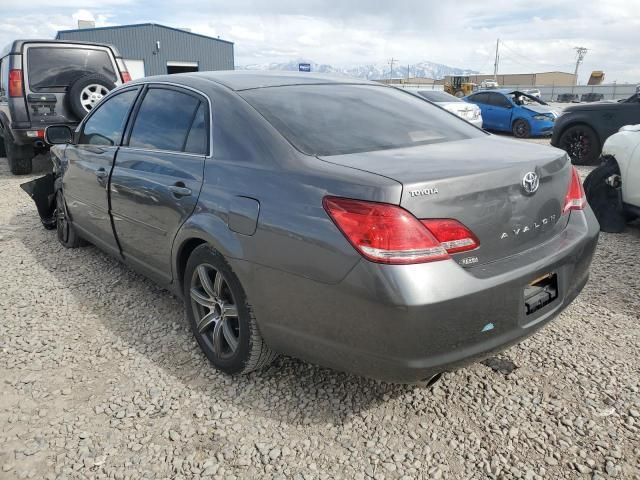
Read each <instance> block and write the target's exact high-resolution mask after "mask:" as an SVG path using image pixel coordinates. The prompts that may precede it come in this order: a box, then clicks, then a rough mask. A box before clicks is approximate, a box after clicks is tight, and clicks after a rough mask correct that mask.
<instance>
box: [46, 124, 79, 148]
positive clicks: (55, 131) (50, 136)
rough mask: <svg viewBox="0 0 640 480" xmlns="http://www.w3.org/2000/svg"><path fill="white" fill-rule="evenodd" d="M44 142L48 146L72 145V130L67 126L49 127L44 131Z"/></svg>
mask: <svg viewBox="0 0 640 480" xmlns="http://www.w3.org/2000/svg"><path fill="white" fill-rule="evenodd" d="M44 141H45V142H47V143H48V144H49V145H64V144H66V143H72V142H73V130H71V128H70V127H68V126H67V125H51V126H49V127H47V128H46V129H45V131H44Z"/></svg>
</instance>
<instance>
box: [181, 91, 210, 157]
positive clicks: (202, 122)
mask: <svg viewBox="0 0 640 480" xmlns="http://www.w3.org/2000/svg"><path fill="white" fill-rule="evenodd" d="M206 111H207V108H206V107H205V106H204V103H202V102H200V106H199V107H198V110H197V111H196V115H195V117H194V118H193V124H192V125H191V130H190V131H189V135H187V143H186V145H185V148H184V151H185V152H187V153H200V154H203V155H205V154H207V153H208V152H207V146H208V145H207V119H206V118H205V113H206Z"/></svg>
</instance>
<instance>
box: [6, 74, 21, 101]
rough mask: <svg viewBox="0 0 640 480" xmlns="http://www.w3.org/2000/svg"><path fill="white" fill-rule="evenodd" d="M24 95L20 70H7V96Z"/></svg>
mask: <svg viewBox="0 0 640 480" xmlns="http://www.w3.org/2000/svg"><path fill="white" fill-rule="evenodd" d="M23 95H24V86H23V84H22V70H18V69H13V70H9V96H10V97H22V96H23Z"/></svg>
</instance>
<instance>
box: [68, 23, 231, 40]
mask: <svg viewBox="0 0 640 480" xmlns="http://www.w3.org/2000/svg"><path fill="white" fill-rule="evenodd" d="M141 27H159V28H166V29H167V30H173V31H175V32H180V33H184V34H185V35H194V36H196V37H201V38H206V39H207V40H215V41H216V42H224V43H229V44H231V45H233V42H230V41H228V40H222V39H221V38H215V37H209V36H207V35H202V34H201V33H193V32H189V31H187V30H182V29H180V28H174V27H167V26H166V25H161V24H159V23H133V24H130V25H114V26H111V27H94V28H74V29H71V30H60V31H59V32H58V34H57V35H56V38H60V34H61V33H77V32H91V31H95V30H115V29H118V28H141Z"/></svg>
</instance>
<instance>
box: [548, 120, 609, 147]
mask: <svg viewBox="0 0 640 480" xmlns="http://www.w3.org/2000/svg"><path fill="white" fill-rule="evenodd" d="M579 125H582V126H584V127H588V128H590V129H591V130H592V131H593V133H595V135H596V140H598V144H599V145H600V148H602V145H603V143H602V138H600V134H599V133H598V130H597V129H596V128H594V127H593V125H591V124H589V122H586V121H584V120H574V121H572V122H570V123H567V124H566V125H563V126H562V129H561V130H560V132H559V133H558V141H560V138H562V135H564V134H565V132H566V131H567V130H568V129H570V128H571V127H577V126H579Z"/></svg>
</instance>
